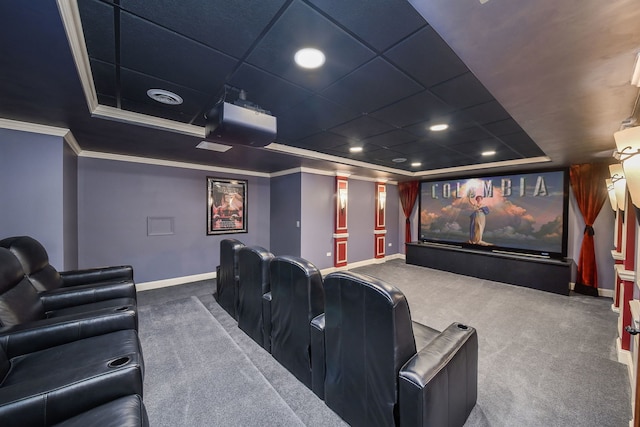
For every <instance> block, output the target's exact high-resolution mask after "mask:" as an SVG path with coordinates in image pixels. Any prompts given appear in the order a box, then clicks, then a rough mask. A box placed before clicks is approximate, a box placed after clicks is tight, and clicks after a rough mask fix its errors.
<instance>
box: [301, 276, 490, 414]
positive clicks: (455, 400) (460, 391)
mask: <svg viewBox="0 0 640 427" xmlns="http://www.w3.org/2000/svg"><path fill="white" fill-rule="evenodd" d="M324 290H325V313H324V314H321V315H319V316H317V317H316V318H315V319H314V320H313V322H312V335H313V336H312V349H311V351H312V358H313V361H314V372H313V390H314V392H315V393H316V394H318V395H319V396H321V397H322V394H323V391H324V399H325V402H326V404H327V406H329V407H330V408H331V409H332V410H333V411H334V412H336V413H337V414H338V415H339V416H340V417H342V418H343V419H344V420H345V421H346V422H347V423H349V424H350V425H352V426H374V425H377V426H394V425H400V426H437V427H441V426H462V425H463V424H464V422H465V420H466V419H467V417H468V416H469V413H470V412H471V409H472V408H473V407H474V405H475V402H476V399H477V364H478V339H477V334H476V331H475V329H473V328H471V327H468V326H465V325H462V324H459V323H453V324H452V325H450V326H449V327H448V328H447V329H445V331H443V332H438V331H436V330H434V329H432V328H429V327H427V326H425V325H421V324H418V323H415V322H412V321H411V314H410V312H409V306H408V304H407V301H406V299H405V297H404V295H403V294H402V292H400V291H399V290H398V289H397V288H395V287H393V286H391V285H389V284H387V283H385V282H382V281H381V280H378V279H375V278H372V277H368V276H364V275H359V274H355V273H350V272H335V273H331V274H329V275H327V277H325V279H324ZM323 359H324V360H323ZM323 368H324V369H323ZM320 388H323V389H324V390H323V391H322V390H320Z"/></svg>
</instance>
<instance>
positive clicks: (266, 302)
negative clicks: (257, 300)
mask: <svg viewBox="0 0 640 427" xmlns="http://www.w3.org/2000/svg"><path fill="white" fill-rule="evenodd" d="M262 336H263V343H264V349H265V350H267V351H268V352H269V353H271V292H267V293H266V294H264V295H262Z"/></svg>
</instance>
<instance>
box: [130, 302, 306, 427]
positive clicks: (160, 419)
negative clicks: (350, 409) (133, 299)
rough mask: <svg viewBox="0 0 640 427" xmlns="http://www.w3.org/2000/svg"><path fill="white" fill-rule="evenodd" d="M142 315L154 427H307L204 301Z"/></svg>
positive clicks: (145, 308)
mask: <svg viewBox="0 0 640 427" xmlns="http://www.w3.org/2000/svg"><path fill="white" fill-rule="evenodd" d="M139 314H140V327H139V330H140V340H141V343H142V348H143V352H144V359H145V365H146V370H145V382H144V392H145V396H144V402H145V405H146V407H147V411H148V414H149V421H150V424H151V425H152V426H154V427H160V426H171V427H175V426H216V425H220V426H222V425H225V426H265V425H270V426H296V425H300V426H302V425H304V424H303V423H302V421H301V420H300V419H299V418H298V417H297V416H296V414H295V413H294V412H293V411H292V410H291V408H290V407H289V406H288V405H287V404H286V403H285V402H284V400H283V399H282V398H281V397H280V395H279V394H278V393H277V392H276V391H275V390H274V388H273V387H272V386H271V384H270V383H269V382H268V381H267V380H266V379H265V377H264V376H263V375H262V374H260V372H259V371H258V369H257V368H256V367H255V366H254V365H253V363H251V361H250V360H249V359H248V358H247V356H245V354H244V352H243V351H242V350H241V349H240V348H239V347H238V345H237V344H236V343H235V341H233V340H232V339H231V337H230V336H229V334H228V333H227V332H226V331H225V330H224V328H223V327H222V326H221V325H220V323H219V322H218V321H217V320H216V319H215V318H214V317H213V316H212V315H211V313H209V311H208V310H207V309H206V308H205V307H204V306H203V305H202V302H200V300H198V298H196V297H191V298H186V299H178V300H174V301H169V302H165V303H162V304H156V305H147V306H144V305H143V306H140V307H139Z"/></svg>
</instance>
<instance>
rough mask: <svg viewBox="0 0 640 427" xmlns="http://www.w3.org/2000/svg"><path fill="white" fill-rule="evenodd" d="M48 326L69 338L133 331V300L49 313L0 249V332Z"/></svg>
mask: <svg viewBox="0 0 640 427" xmlns="http://www.w3.org/2000/svg"><path fill="white" fill-rule="evenodd" d="M52 325H58V326H57V333H58V334H65V335H66V336H69V337H74V336H75V337H82V336H88V335H89V336H90V335H97V334H100V333H106V332H111V331H114V330H121V329H134V330H137V328H138V317H137V310H136V307H135V301H134V300H132V299H131V298H116V299H113V300H106V301H99V302H97V303H91V304H82V305H79V306H71V307H66V308H61V309H56V310H50V309H49V308H48V307H47V297H46V296H45V295H43V294H41V293H40V294H39V293H38V292H37V291H36V289H35V288H34V286H33V284H32V282H31V280H30V279H29V278H28V277H27V276H25V274H24V272H23V271H22V266H21V265H20V262H19V261H18V259H17V258H16V257H15V256H14V255H13V254H12V253H11V252H10V251H9V250H8V249H5V248H0V327H2V329H1V330H0V332H6V331H19V332H21V333H24V331H26V330H36V329H39V328H45V329H46V328H49V327H51V326H52Z"/></svg>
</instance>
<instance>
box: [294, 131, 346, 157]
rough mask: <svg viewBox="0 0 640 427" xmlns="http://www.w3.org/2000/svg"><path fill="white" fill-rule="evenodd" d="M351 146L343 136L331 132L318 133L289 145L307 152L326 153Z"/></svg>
mask: <svg viewBox="0 0 640 427" xmlns="http://www.w3.org/2000/svg"><path fill="white" fill-rule="evenodd" d="M345 144H349V140H348V139H347V138H345V137H344V136H341V135H336V134H333V133H329V132H318V133H316V134H313V135H311V136H308V137H306V138H303V139H299V140H296V141H293V142H291V143H290V144H289V145H293V146H295V147H300V148H304V149H307V150H314V151H321V152H322V151H324V150H326V149H330V148H334V147H338V146H340V145H345Z"/></svg>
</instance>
